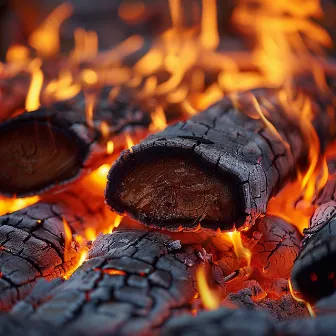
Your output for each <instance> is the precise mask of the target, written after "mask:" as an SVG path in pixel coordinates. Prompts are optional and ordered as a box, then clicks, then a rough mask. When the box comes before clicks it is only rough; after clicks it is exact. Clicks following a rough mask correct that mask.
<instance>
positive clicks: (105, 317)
mask: <svg viewBox="0 0 336 336" xmlns="http://www.w3.org/2000/svg"><path fill="white" fill-rule="evenodd" d="M202 259H203V258H201V257H200V255H199V252H197V251H196V250H195V249H194V248H193V247H191V246H182V247H181V248H179V246H178V245H177V244H174V243H173V240H172V239H171V238H169V237H168V236H165V235H163V234H161V233H158V232H151V233H149V232H144V231H116V232H114V233H113V234H110V235H104V236H102V235H101V236H99V237H98V238H97V240H96V241H95V242H94V244H93V247H92V249H91V250H90V251H89V253H88V260H87V261H86V262H85V263H84V264H83V265H82V266H81V267H80V268H79V269H77V270H76V271H75V272H74V274H73V275H72V276H71V278H70V279H69V280H68V281H66V282H64V283H63V284H61V285H60V286H58V287H56V288H55V289H52V290H51V291H50V292H48V295H46V297H47V299H46V300H45V302H43V303H42V304H41V305H37V306H31V307H30V309H28V308H27V304H29V303H27V304H25V305H23V306H22V309H23V310H24V311H25V312H27V311H30V314H28V316H27V315H25V316H26V318H28V317H29V318H30V319H31V320H39V321H40V320H42V321H45V322H48V323H52V324H54V325H57V326H63V327H64V330H68V328H75V329H76V330H79V331H80V332H82V334H83V335H92V333H94V334H99V335H107V334H109V335H110V334H113V333H116V334H118V335H134V334H137V335H140V334H146V333H148V332H149V331H151V330H152V329H153V328H154V327H159V326H161V325H163V324H164V323H165V322H166V321H167V320H168V319H169V318H170V317H171V316H174V315H178V314H181V313H184V312H188V311H189V309H190V301H191V299H192V298H193V296H194V294H195V270H196V267H197V266H199V265H201V264H203V263H204V261H203V260H202ZM15 315H20V307H19V308H18V306H17V307H16V310H15Z"/></svg>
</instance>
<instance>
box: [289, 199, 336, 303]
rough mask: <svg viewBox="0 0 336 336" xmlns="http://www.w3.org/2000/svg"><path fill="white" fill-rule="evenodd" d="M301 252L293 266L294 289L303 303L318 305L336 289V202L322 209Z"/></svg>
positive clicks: (308, 231)
mask: <svg viewBox="0 0 336 336" xmlns="http://www.w3.org/2000/svg"><path fill="white" fill-rule="evenodd" d="M304 235H305V238H304V240H303V241H302V249H301V251H300V254H299V256H298V258H297V260H296V261H295V263H294V267H293V272H292V276H291V279H292V283H293V287H294V288H295V289H296V290H298V291H299V292H300V293H301V294H302V296H303V297H304V299H305V300H306V301H309V302H312V303H314V302H316V301H317V300H319V299H320V298H322V297H325V296H328V295H331V294H332V293H333V292H334V291H335V289H336V280H335V279H336V265H335V258H336V239H335V238H336V202H335V201H333V200H331V201H329V202H327V203H325V204H322V205H320V206H319V207H318V208H317V209H316V211H315V213H314V215H313V217H312V219H311V222H310V227H309V228H308V229H305V230H304Z"/></svg>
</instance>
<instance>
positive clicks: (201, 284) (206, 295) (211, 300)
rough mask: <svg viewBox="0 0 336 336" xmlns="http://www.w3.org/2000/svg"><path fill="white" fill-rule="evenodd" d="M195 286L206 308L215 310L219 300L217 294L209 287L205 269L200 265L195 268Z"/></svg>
mask: <svg viewBox="0 0 336 336" xmlns="http://www.w3.org/2000/svg"><path fill="white" fill-rule="evenodd" d="M196 279H197V288H198V292H199V295H200V297H201V299H202V303H203V305H204V307H205V308H206V309H209V310H215V309H217V308H218V307H219V305H220V302H219V298H218V296H217V295H216V294H215V293H214V292H213V291H212V290H211V289H210V288H209V285H208V282H207V279H206V274H205V270H204V268H203V267H202V266H200V267H198V268H197V270H196Z"/></svg>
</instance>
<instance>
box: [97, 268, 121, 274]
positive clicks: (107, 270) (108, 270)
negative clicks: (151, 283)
mask: <svg viewBox="0 0 336 336" xmlns="http://www.w3.org/2000/svg"><path fill="white" fill-rule="evenodd" d="M101 271H102V272H103V273H105V274H108V275H125V274H126V272H124V271H121V270H118V269H115V268H104V269H102V270H101Z"/></svg>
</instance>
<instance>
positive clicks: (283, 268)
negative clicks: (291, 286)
mask: <svg viewBox="0 0 336 336" xmlns="http://www.w3.org/2000/svg"><path fill="white" fill-rule="evenodd" d="M242 235H243V236H245V237H246V238H247V239H250V240H251V239H253V237H254V236H255V235H258V237H260V238H259V239H258V242H257V243H256V244H255V246H254V247H253V248H252V249H251V253H252V261H251V262H252V265H254V266H256V267H257V269H258V270H259V271H260V272H261V274H262V275H263V276H264V277H265V278H268V279H272V280H274V279H279V278H285V279H288V278H289V277H290V274H291V271H292V267H293V264H294V261H295V259H296V258H297V256H298V254H299V251H300V242H301V235H300V233H299V231H298V230H297V229H296V227H294V226H293V225H291V224H289V223H287V222H286V221H285V220H284V219H282V218H279V217H276V216H268V215H266V216H265V217H263V218H260V219H258V220H257V221H256V224H255V226H254V227H253V228H252V229H251V230H249V231H247V232H243V234H242Z"/></svg>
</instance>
